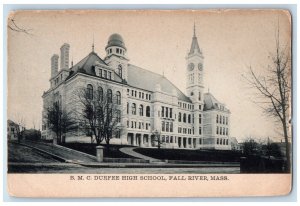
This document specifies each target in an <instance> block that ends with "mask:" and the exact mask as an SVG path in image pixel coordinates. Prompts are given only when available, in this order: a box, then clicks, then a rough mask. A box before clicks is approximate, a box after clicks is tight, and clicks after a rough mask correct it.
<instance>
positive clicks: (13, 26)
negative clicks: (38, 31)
mask: <svg viewBox="0 0 300 206" xmlns="http://www.w3.org/2000/svg"><path fill="white" fill-rule="evenodd" d="M7 27H8V29H10V30H11V31H14V32H20V33H24V34H28V35H32V33H30V31H31V30H32V29H27V28H23V27H21V26H20V25H18V24H17V22H16V20H15V19H14V18H8V22H7Z"/></svg>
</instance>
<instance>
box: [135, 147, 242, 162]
mask: <svg viewBox="0 0 300 206" xmlns="http://www.w3.org/2000/svg"><path fill="white" fill-rule="evenodd" d="M134 151H136V152H138V153H141V154H143V155H146V156H149V157H153V158H156V159H168V160H185V161H208V162H239V161H240V157H241V153H239V152H236V151H224V150H181V149H157V148H135V149H134Z"/></svg>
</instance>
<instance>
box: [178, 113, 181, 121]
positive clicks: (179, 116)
mask: <svg viewBox="0 0 300 206" xmlns="http://www.w3.org/2000/svg"><path fill="white" fill-rule="evenodd" d="M178 122H181V112H179V113H178Z"/></svg>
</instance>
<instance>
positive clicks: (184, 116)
mask: <svg viewBox="0 0 300 206" xmlns="http://www.w3.org/2000/svg"><path fill="white" fill-rule="evenodd" d="M183 122H186V113H184V114H183Z"/></svg>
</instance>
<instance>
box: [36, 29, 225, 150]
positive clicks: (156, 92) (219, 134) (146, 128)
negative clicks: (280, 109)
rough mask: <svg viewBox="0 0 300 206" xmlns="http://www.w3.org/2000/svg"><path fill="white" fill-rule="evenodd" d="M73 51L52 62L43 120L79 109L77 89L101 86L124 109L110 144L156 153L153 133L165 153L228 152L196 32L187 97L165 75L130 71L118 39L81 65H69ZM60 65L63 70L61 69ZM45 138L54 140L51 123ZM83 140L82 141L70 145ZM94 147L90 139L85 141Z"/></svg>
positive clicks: (219, 107)
mask: <svg viewBox="0 0 300 206" xmlns="http://www.w3.org/2000/svg"><path fill="white" fill-rule="evenodd" d="M69 49H70V45H69V44H67V43H65V44H63V45H62V47H61V48H60V51H61V55H60V57H59V56H58V55H57V54H54V55H53V56H52V57H51V77H50V88H49V90H48V91H46V92H44V94H43V96H42V97H43V104H44V105H43V117H44V115H45V113H46V111H47V108H48V107H49V106H51V104H53V102H55V101H59V102H60V103H61V105H62V107H63V108H65V109H73V110H74V109H76V107H72V105H74V102H73V101H74V98H73V97H72V94H73V93H74V91H73V90H74V88H78V86H82V87H86V88H87V90H88V91H89V92H90V93H93V92H97V90H99V89H103V88H99V85H101V84H105V85H109V87H110V88H112V89H111V90H110V91H109V92H111V93H113V94H114V95H116V96H117V101H118V103H119V104H120V107H121V108H122V109H120V112H119V114H118V115H119V123H118V124H119V126H120V127H119V128H122V129H121V131H120V132H119V133H117V134H116V135H115V136H114V137H113V138H112V139H111V142H110V143H111V144H123V145H124V144H125V145H134V146H139V147H156V144H157V142H155V141H154V138H155V136H154V133H156V134H160V137H161V140H162V142H163V143H162V145H161V147H163V148H180V149H219V150H230V149H231V142H230V141H231V138H230V111H229V109H228V108H226V106H225V104H223V103H221V102H219V101H218V100H217V99H216V98H215V97H214V96H213V95H212V94H211V93H209V92H208V93H205V92H204V85H203V78H204V76H203V71H204V70H205V66H204V56H203V52H202V50H201V48H200V46H199V44H198V40H197V36H196V32H195V27H194V32H193V35H192V42H191V46H190V49H189V52H188V53H187V56H186V68H182V69H184V70H185V72H186V78H185V80H186V91H185V92H182V91H180V90H179V89H178V88H177V87H176V85H174V84H173V83H172V82H170V81H169V80H168V79H167V78H166V77H165V76H164V75H160V74H157V73H154V72H152V71H149V70H147V69H144V68H140V67H138V66H136V65H132V64H130V62H129V58H128V56H127V47H126V44H125V41H124V39H123V38H122V36H121V35H119V34H116V33H115V34H112V35H111V36H110V37H109V38H108V42H107V46H106V47H105V51H106V56H105V57H104V58H101V57H100V56H99V55H98V54H97V53H95V51H94V47H93V48H92V51H91V52H90V53H89V54H88V55H87V56H86V57H84V58H83V59H82V60H81V61H79V62H78V63H77V64H74V65H73V62H71V65H70V64H69V62H70V61H69ZM59 59H60V61H59ZM59 62H60V69H59ZM42 138H44V139H53V138H55V135H54V134H53V132H51V131H50V130H49V127H48V124H47V120H46V119H45V118H44V119H43V131H42ZM68 139H69V140H71V139H72V141H76V139H78V140H79V139H84V137H82V135H81V136H80V135H77V136H76V135H75V136H74V134H73V136H72V137H71V136H70V137H67V141H68ZM85 139H86V140H87V141H90V138H89V137H86V138H85Z"/></svg>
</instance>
